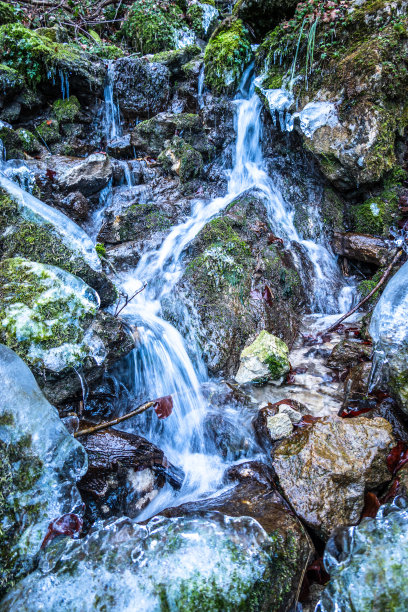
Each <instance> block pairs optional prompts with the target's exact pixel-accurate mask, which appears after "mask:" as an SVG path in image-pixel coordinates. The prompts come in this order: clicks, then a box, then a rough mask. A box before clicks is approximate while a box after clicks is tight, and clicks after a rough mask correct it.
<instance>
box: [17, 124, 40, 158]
mask: <svg viewBox="0 0 408 612" xmlns="http://www.w3.org/2000/svg"><path fill="white" fill-rule="evenodd" d="M17 133H18V135H19V137H20V141H21V143H22V147H23V149H24V151H25V152H26V153H28V154H29V155H32V154H33V153H38V151H39V150H40V148H41V147H40V143H39V142H38V138H36V137H35V136H34V134H33V133H32V132H30V131H29V130H26V129H24V128H20V129H19V130H17Z"/></svg>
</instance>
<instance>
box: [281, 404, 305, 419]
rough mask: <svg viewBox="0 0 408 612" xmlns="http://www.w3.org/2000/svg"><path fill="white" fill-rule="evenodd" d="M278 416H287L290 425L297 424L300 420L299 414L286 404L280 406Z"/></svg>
mask: <svg viewBox="0 0 408 612" xmlns="http://www.w3.org/2000/svg"><path fill="white" fill-rule="evenodd" d="M279 414H287V415H288V417H289V418H290V421H291V423H299V421H300V420H301V419H302V415H301V414H300V412H298V411H297V410H295V409H294V408H292V407H291V406H289V405H288V404H282V406H280V407H279Z"/></svg>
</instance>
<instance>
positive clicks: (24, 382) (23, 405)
mask: <svg viewBox="0 0 408 612" xmlns="http://www.w3.org/2000/svg"><path fill="white" fill-rule="evenodd" d="M0 375H1V385H2V386H1V401H0V464H1V470H0V485H1V486H0V490H1V492H0V523H1V525H2V528H1V530H0V563H1V568H2V571H1V577H0V592H4V590H5V589H7V588H10V587H11V586H12V585H13V583H14V582H15V580H16V579H18V578H20V577H21V576H22V575H24V574H25V573H27V572H28V571H30V570H31V569H32V568H33V565H34V561H35V557H36V555H37V554H38V552H39V551H40V548H41V544H42V542H43V540H44V538H45V536H46V534H47V529H48V525H49V523H50V522H51V521H52V520H54V519H56V518H58V517H59V516H61V515H62V514H65V513H68V512H78V511H79V510H80V508H81V505H82V501H81V498H80V495H79V492H78V490H77V488H76V486H75V482H76V480H78V479H79V478H80V477H81V476H82V475H83V474H84V473H85V472H86V469H87V460H86V453H85V451H84V449H83V447H82V446H81V444H79V442H77V441H76V440H74V438H72V437H71V436H70V435H69V434H68V431H67V430H66V429H65V427H64V425H63V424H62V422H61V420H60V418H59V416H58V413H57V411H56V410H55V408H53V406H51V404H49V403H48V402H47V400H46V399H45V397H44V396H43V394H42V393H41V391H40V389H39V387H38V385H37V383H36V381H35V379H34V376H33V375H32V374H31V372H30V370H29V368H28V367H27V365H25V364H24V362H23V361H22V360H21V359H20V357H18V356H17V355H16V354H15V353H14V352H13V351H12V350H10V349H9V348H7V347H5V346H3V345H0Z"/></svg>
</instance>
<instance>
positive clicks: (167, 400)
mask: <svg viewBox="0 0 408 612" xmlns="http://www.w3.org/2000/svg"><path fill="white" fill-rule="evenodd" d="M154 411H155V413H156V414H157V416H158V418H159V419H167V417H168V416H170V415H171V413H172V411H173V398H172V397H171V395H166V396H165V397H161V398H159V399H158V400H156V403H155V405H154Z"/></svg>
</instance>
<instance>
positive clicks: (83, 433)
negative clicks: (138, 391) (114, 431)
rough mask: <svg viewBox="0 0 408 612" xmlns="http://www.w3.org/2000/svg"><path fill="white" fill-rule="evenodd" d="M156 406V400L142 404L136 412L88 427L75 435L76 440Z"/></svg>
mask: <svg viewBox="0 0 408 612" xmlns="http://www.w3.org/2000/svg"><path fill="white" fill-rule="evenodd" d="M156 404H157V400H154V401H153V402H147V403H146V404H142V405H141V406H139V407H138V408H136V409H135V410H132V412H128V413H127V414H124V415H123V416H121V417H118V418H117V419H113V420H112V421H106V423H99V425H95V426H94V427H88V428H87V429H82V430H81V431H76V432H75V433H74V438H79V437H80V436H86V435H87V434H91V433H94V432H95V431H100V430H101V429H106V428H107V427H112V426H113V425H117V424H118V423H122V421H126V420H127V419H130V418H131V417H133V416H136V415H138V414H142V413H143V412H145V411H146V410H148V409H149V408H151V407H152V406H155V405H156Z"/></svg>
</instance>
